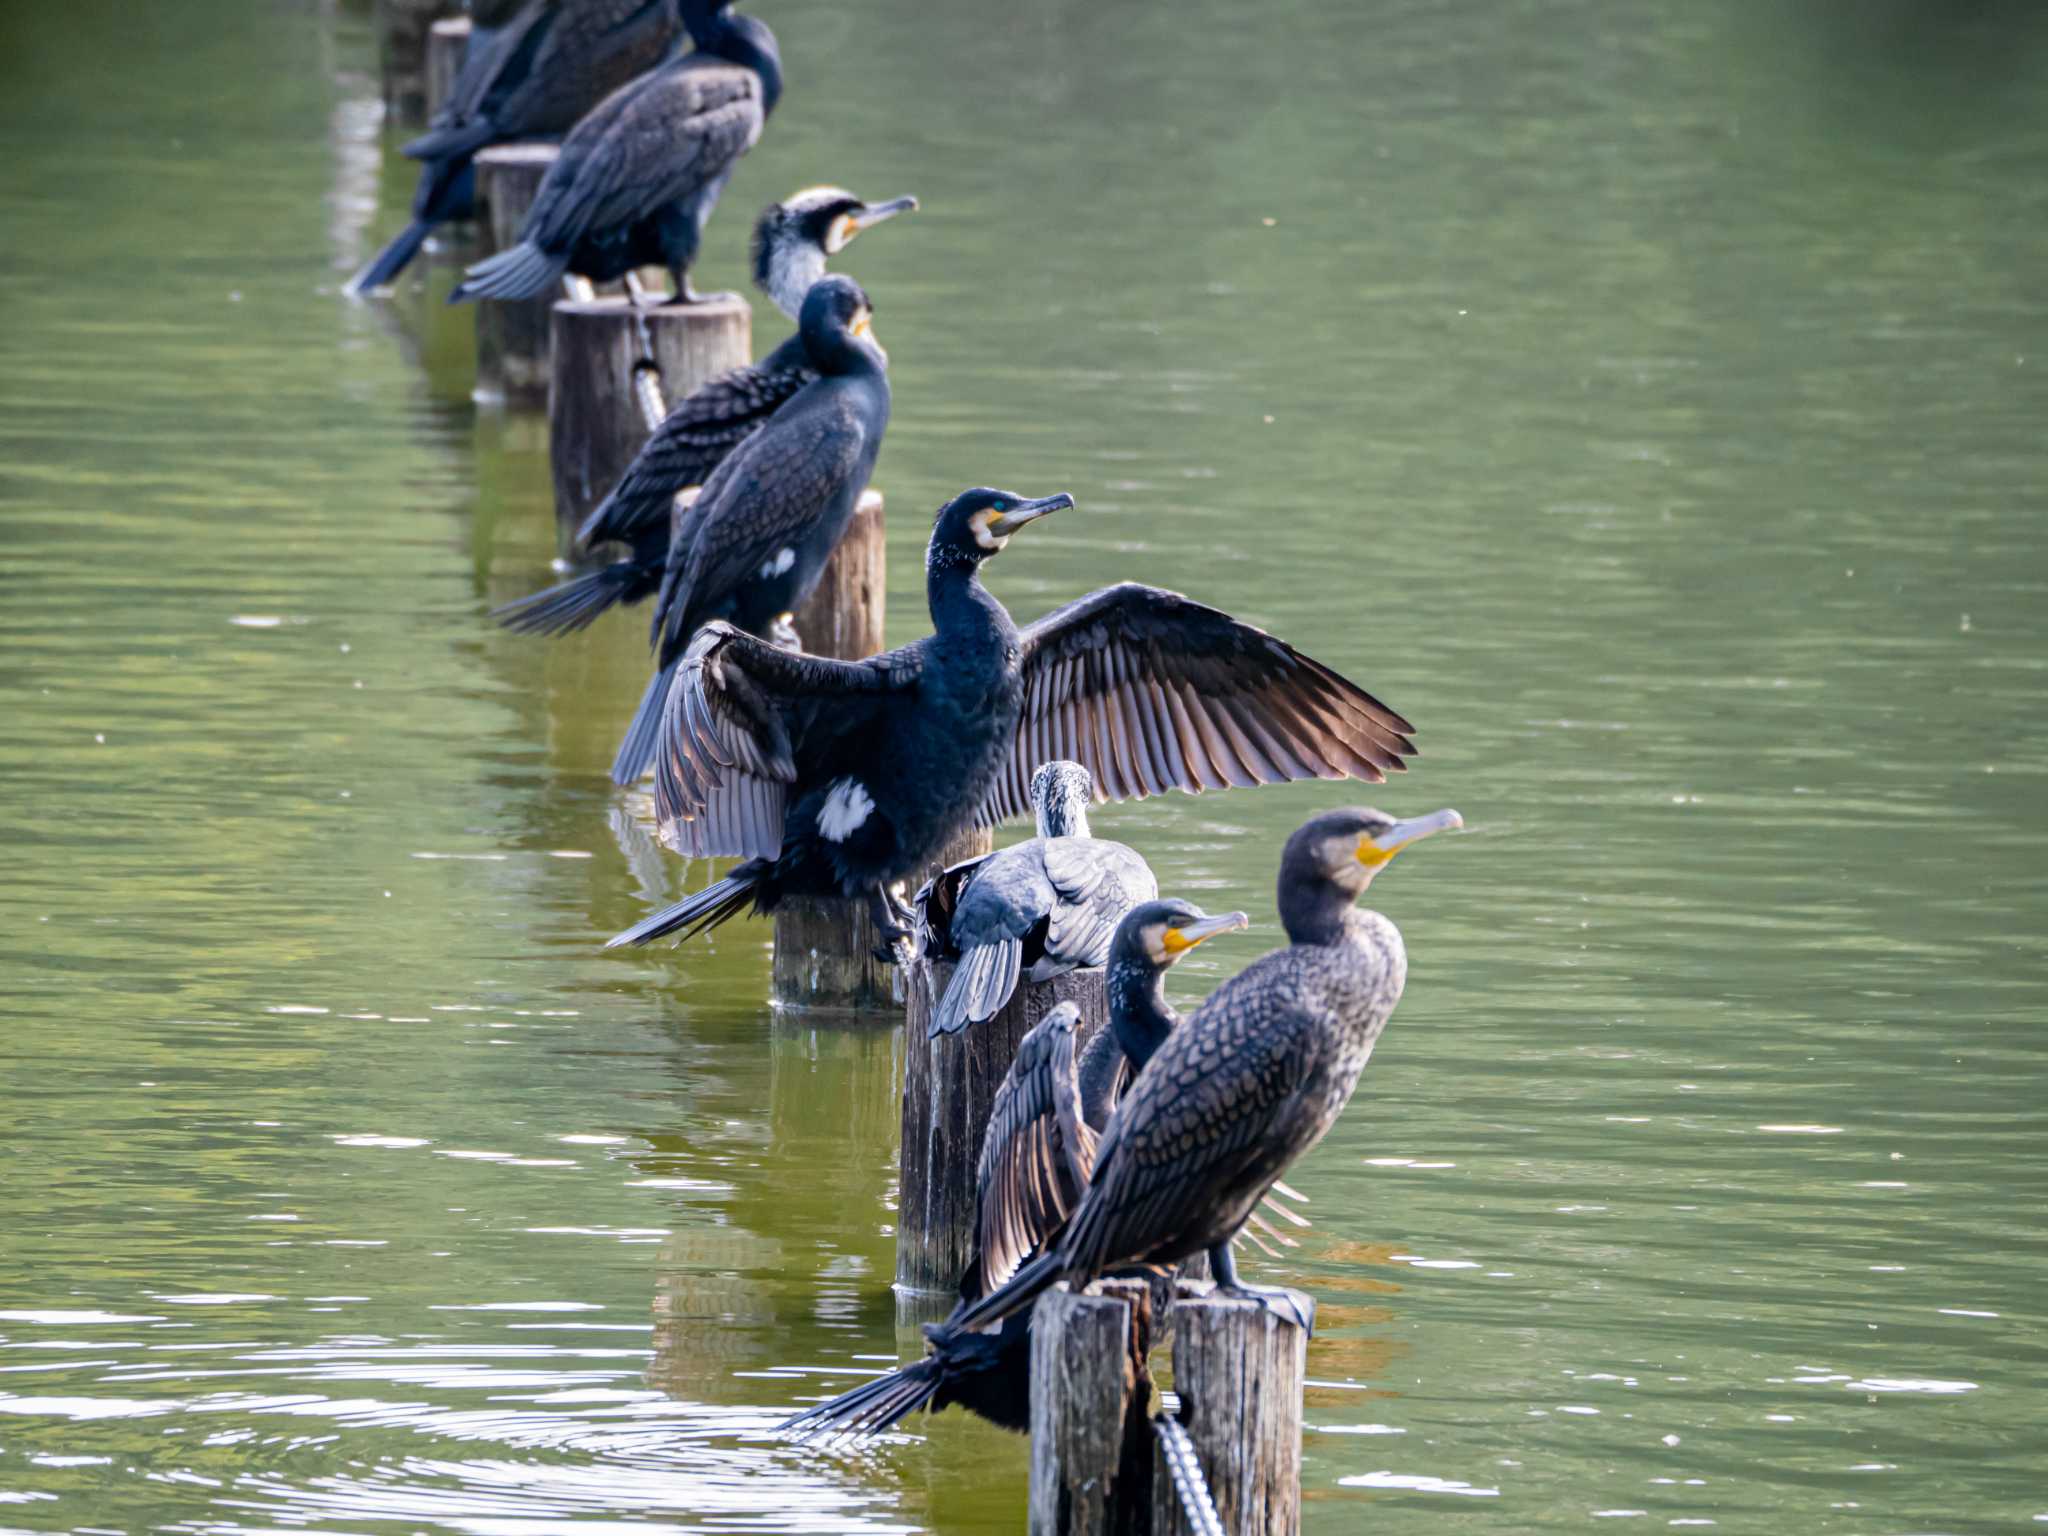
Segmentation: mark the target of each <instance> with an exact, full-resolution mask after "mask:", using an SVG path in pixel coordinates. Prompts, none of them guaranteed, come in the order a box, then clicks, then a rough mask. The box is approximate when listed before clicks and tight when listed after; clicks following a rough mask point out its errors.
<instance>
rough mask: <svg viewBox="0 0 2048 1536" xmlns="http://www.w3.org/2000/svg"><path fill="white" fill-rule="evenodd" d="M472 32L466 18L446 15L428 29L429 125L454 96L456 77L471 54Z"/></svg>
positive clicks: (427, 80) (427, 79)
mask: <svg viewBox="0 0 2048 1536" xmlns="http://www.w3.org/2000/svg"><path fill="white" fill-rule="evenodd" d="M469 33H470V24H469V18H468V17H467V16H443V17H442V18H441V19H440V20H439V21H437V22H435V23H434V24H433V26H431V27H429V28H428V29H427V66H426V82H427V114H426V115H427V121H428V122H432V121H433V120H434V116H435V114H436V113H438V112H439V111H440V110H441V109H442V108H443V107H445V106H446V105H447V104H448V98H449V97H450V96H452V95H454V94H455V77H456V76H457V75H459V74H461V73H462V59H463V55H464V54H466V53H468V52H469Z"/></svg>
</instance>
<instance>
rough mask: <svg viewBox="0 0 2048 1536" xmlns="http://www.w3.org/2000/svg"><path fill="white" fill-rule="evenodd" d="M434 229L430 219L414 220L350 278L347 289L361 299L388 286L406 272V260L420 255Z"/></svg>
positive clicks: (408, 260)
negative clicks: (421, 248)
mask: <svg viewBox="0 0 2048 1536" xmlns="http://www.w3.org/2000/svg"><path fill="white" fill-rule="evenodd" d="M433 232H434V225H433V223H432V222H431V221H430V220H427V219H414V220H413V221H412V222H411V223H410V224H408V225H406V226H405V228H404V229H402V230H400V231H399V232H398V234H397V236H396V237H395V238H394V239H393V240H392V242H391V243H390V244H389V245H387V246H385V247H384V249H383V250H381V251H379V252H378V253H377V254H376V256H375V257H374V258H373V259H372V260H371V261H370V262H369V263H368V264H367V265H365V266H364V268H363V269H362V270H361V271H360V272H358V273H356V275H355V276H354V277H352V278H350V279H349V280H348V285H347V288H346V289H345V291H346V292H348V293H351V294H354V295H355V296H356V297H358V298H360V297H361V296H362V295H364V294H366V293H372V292H375V291H376V290H377V289H379V288H382V287H385V286H387V285H388V284H389V283H390V282H391V280H392V279H393V278H395V277H397V276H398V274H399V273H401V272H403V271H404V270H405V268H406V263H408V262H410V261H411V260H412V259H413V257H415V256H417V255H419V253H420V247H421V246H423V245H425V244H426V243H427V236H428V235H430V234H432V233H433Z"/></svg>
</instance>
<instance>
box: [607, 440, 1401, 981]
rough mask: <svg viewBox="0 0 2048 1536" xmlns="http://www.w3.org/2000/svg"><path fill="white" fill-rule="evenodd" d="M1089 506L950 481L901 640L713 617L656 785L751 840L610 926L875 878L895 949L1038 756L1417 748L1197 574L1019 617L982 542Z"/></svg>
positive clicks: (1218, 760) (1225, 762)
mask: <svg viewBox="0 0 2048 1536" xmlns="http://www.w3.org/2000/svg"><path fill="white" fill-rule="evenodd" d="M757 441H758V439H757ZM750 446H751V445H750ZM739 457H740V455H739V454H735V455H734V456H733V457H732V458H731V459H728V460H727V461H726V463H725V465H724V466H723V467H722V468H721V469H720V471H719V472H720V473H721V474H723V473H725V472H726V471H727V470H729V469H730V468H731V467H732V466H733V464H734V463H736V462H737V461H738V459H739ZM1072 505H1073V498H1072V497H1070V496H1051V497H1047V498H1045V499H1043V500H1039V501H1030V500H1026V499H1024V498H1023V497H1019V496H1016V495H1014V494H1012V493H1010V492H1007V491H992V490H986V489H981V490H972V491H966V492H963V493H962V494H961V495H959V496H957V497H955V498H954V499H953V500H952V501H951V502H949V503H948V504H947V505H946V506H945V507H944V508H942V509H941V510H940V512H939V515H938V519H937V522H936V523H935V525H934V526H933V529H932V537H931V543H930V545H929V547H928V549H927V552H926V555H925V596H926V601H927V602H928V603H929V605H930V608H931V615H932V629H933V633H932V634H931V635H930V636H928V637H927V638H925V639H923V640H920V641H918V642H917V643H916V644H914V645H909V646H905V647H903V648H902V649H900V650H895V651H888V652H885V653H884V654H882V655H880V656H870V657H869V658H868V659H867V660H865V661H830V660H827V659H825V658H823V657H818V656H804V655H790V654H788V653H786V652H783V651H779V650H777V649H775V648H774V647H773V646H771V645H768V644H767V643H765V642H763V641H760V640H756V639H754V638H753V637H751V636H749V635H744V634H741V633H739V632H738V631H736V630H734V629H732V628H731V627H730V626H726V625H715V624H714V625H711V626H708V627H707V628H705V629H704V630H701V631H699V632H698V634H697V636H696V638H695V639H694V640H693V641H692V642H691V643H690V647H689V650H688V652H687V654H686V656H685V658H684V661H683V663H682V666H681V668H680V670H679V672H678V674H677V677H676V681H675V686H674V688H673V689H672V690H671V692H670V694H669V698H668V704H667V708H666V711H665V713H664V715H663V719H662V726H663V729H662V736H663V740H664V743H665V747H664V750H663V751H662V753H661V757H660V762H659V764H658V767H659V772H658V774H657V776H656V782H655V804H656V808H657V810H658V812H659V814H660V817H661V823H662V835H663V838H664V840H666V841H667V842H668V843H669V844H670V846H671V847H674V848H676V849H677V850H678V851H680V852H683V853H686V854H689V855H692V856H696V855H707V856H710V855H718V856H741V857H745V858H747V859H748V862H747V863H745V864H742V865H740V866H739V867H738V868H737V869H735V870H733V871H732V873H731V874H729V875H727V876H726V877H725V878H724V879H723V880H720V881H718V882H717V883H716V884H714V885H712V886H710V887H708V888H707V889H705V890H703V891H700V892H698V893H697V894H696V895H695V896H692V897H689V898H688V899H687V900H684V901H682V902H679V903H677V904H676V905H675V906H673V907H670V908H668V909H667V910H666V911H663V912H660V913H657V914H656V915H654V916H653V917H650V918H648V919H647V920H646V921H644V922H642V923H640V924H638V925H636V926H635V927H633V928H632V929H630V930H628V931H627V932H625V933H623V934H620V935H619V936H618V937H616V938H614V939H613V940H612V941H611V942H612V943H614V944H625V943H634V944H640V943H645V942H646V941H647V940H649V939H652V938H655V937H658V936H659V935H661V934H664V933H673V932H675V931H677V930H678V929H681V930H683V933H684V936H685V937H688V936H689V935H690V934H694V933H699V932H702V931H703V930H704V929H706V928H709V927H712V926H714V925H716V924H718V923H721V922H723V921H725V919H727V918H729V917H732V916H734V915H735V914H737V913H738V912H740V911H741V910H742V909H744V908H746V907H748V906H750V905H751V906H752V907H753V908H754V909H755V910H756V911H768V910H772V909H773V908H774V907H775V905H776V904H777V903H778V902H779V901H780V900H781V899H782V898H783V897H784V896H790V895H813V896H828V897H830V896H838V897H847V898H860V897H865V898H866V900H867V902H868V904H869V910H870V911H871V912H872V913H873V915H874V917H875V920H876V924H877V927H878V929H879V931H880V933H881V936H882V940H883V944H884V946H885V948H886V949H888V950H889V951H890V953H891V955H892V958H893V955H894V946H895V945H896V944H897V943H898V942H899V941H901V940H902V939H904V938H906V937H907V936H908V931H907V930H906V929H905V928H904V927H903V926H902V923H903V921H906V920H907V919H908V918H909V913H908V912H907V911H905V910H904V909H903V908H902V907H901V906H900V904H899V903H898V901H897V899H896V897H895V895H894V893H893V892H892V891H891V890H890V887H891V886H892V885H894V884H895V883H896V882H898V881H900V880H902V879H904V878H905V877H906V876H908V875H909V874H911V873H912V872H913V871H915V870H917V869H919V868H921V867H923V866H924V865H926V864H928V863H929V862H930V861H931V860H932V859H933V857H934V856H935V855H936V854H937V853H938V852H939V850H940V849H941V848H942V847H943V846H944V845H945V842H946V839H948V838H949V837H951V836H953V835H954V834H955V833H956V832H958V831H959V830H960V829H961V828H962V827H965V826H967V825H969V824H971V823H973V822H975V821H977V820H978V821H980V822H981V823H982V824H984V825H992V824H994V823H995V822H998V821H1001V820H1004V819H1006V818H1007V817H1010V816H1014V815H1016V814H1018V813H1019V812H1021V811H1022V810H1023V809H1024V808H1025V804H1026V796H1027V785H1026V780H1027V778H1028V776H1029V775H1030V773H1031V771H1032V770H1033V769H1035V768H1036V767H1037V766H1038V765H1039V764H1040V763H1043V762H1046V761H1048V760H1049V759H1052V758H1056V757H1062V758H1071V759H1072V760H1073V761H1075V762H1078V763H1080V764H1081V765H1082V766H1083V767H1085V768H1086V769H1087V770H1088V771H1089V772H1090V773H1091V774H1093V775H1094V776H1095V783H1096V787H1097V788H1098V789H1100V790H1101V791H1103V792H1104V793H1105V794H1106V795H1107V796H1108V797H1109V798H1110V799H1113V800H1122V799H1128V798H1132V797H1135V796H1140V795H1150V794H1158V793H1160V792H1161V791H1163V790H1166V789H1169V788H1175V787H1178V788H1182V789H1188V790H1198V789H1203V788H1221V787H1223V786H1224V785H1228V784H1276V783H1283V782H1286V781H1288V780H1291V779H1307V778H1331V779H1336V778H1346V777H1350V778H1359V779H1366V780H1369V781H1373V782H1377V781H1379V780H1380V779H1382V778H1383V777H1384V776H1385V773H1386V771H1387V770H1388V769H1391V768H1400V767H1402V766H1403V763H1402V756H1403V754H1404V753H1409V752H1413V751H1414V750H1415V748H1414V743H1412V742H1411V741H1409V740H1408V734H1407V733H1408V732H1409V731H1411V730H1412V729H1413V727H1412V726H1410V725H1409V724H1408V722H1407V721H1406V720H1403V719H1402V718H1401V717H1400V716H1399V715H1397V714H1395V713H1394V712H1393V711H1392V710H1390V709H1388V708H1387V707H1386V706H1385V705H1384V704H1382V703H1380V702H1379V700H1377V699H1375V698H1373V697H1372V695H1370V694H1368V693H1367V692H1365V691H1364V690H1363V689H1362V688H1359V687H1358V686H1357V685H1356V684H1354V683H1351V682H1349V681H1347V680H1346V679H1344V678H1342V677H1340V676H1339V675H1338V674H1337V673H1335V672H1333V671H1331V670H1330V669H1329V668H1328V667H1326V666H1324V665H1323V664H1322V663H1321V662H1318V661H1315V660H1313V659H1312V658H1310V657H1308V656H1304V655H1303V654H1301V652H1299V651H1297V650H1295V649H1294V648H1293V647H1292V646H1290V645H1288V644H1286V642H1284V641H1282V640H1280V639H1278V638H1276V637H1275V636H1272V635H1269V634H1266V633H1265V632H1264V631H1262V630H1258V629H1254V628H1252V627H1251V626H1250V625H1249V624H1240V623H1239V622H1238V621H1237V620H1235V619H1233V618H1231V617H1230V615H1229V614H1227V613H1221V612H1219V611H1218V610H1216V609H1214V608H1205V607H1203V606H1202V605H1201V604H1200V603H1196V602H1191V601H1190V600H1189V599H1187V598H1185V597H1182V596H1181V595H1180V594H1178V593H1175V592H1165V591H1161V590H1160V589H1158V588H1157V587H1146V586H1140V585H1138V584H1136V583H1134V582H1131V583H1125V584H1124V585H1122V586H1115V587H1105V588H1103V589H1102V590H1101V591H1099V592H1094V593H1091V594H1089V595H1088V596H1086V597H1083V598H1081V599H1079V600H1078V601H1075V602H1072V603H1069V604H1068V605H1067V606H1066V607H1064V608H1061V609H1058V610H1056V611H1055V612H1053V613H1050V614H1048V615H1046V616H1045V617H1044V618H1042V619H1040V620H1038V621H1037V622H1036V623H1034V624H1032V625H1031V626H1030V627H1029V628H1028V629H1024V630H1022V631H1020V630H1019V629H1018V628H1017V626H1016V625H1015V624H1013V623H1012V622H1011V621H1010V615H1009V613H1008V612H1007V611H1006V610H1005V609H1004V608H1003V605H1002V604H1001V603H999V602H997V601H996V600H995V598H994V597H993V596H992V595H991V594H990V593H989V591H988V589H987V588H986V587H984V586H982V584H981V578H980V567H981V563H982V561H984V560H986V559H987V558H988V557H989V556H990V555H993V554H995V553H996V552H997V551H998V550H1000V549H1002V548H1003V546H1004V545H1005V544H1007V543H1008V542H1009V539H1010V536H1011V535H1012V534H1014V533H1015V532H1016V531H1017V530H1018V529H1019V528H1022V527H1024V526H1025V525H1026V524H1027V523H1029V522H1031V521H1032V520H1033V519H1035V518H1038V517H1041V516H1043V515H1044V514H1045V513H1048V512H1052V511H1056V510H1057V509H1059V508H1061V507H1069V506H1072Z"/></svg>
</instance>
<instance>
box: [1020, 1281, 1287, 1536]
mask: <svg viewBox="0 0 2048 1536" xmlns="http://www.w3.org/2000/svg"><path fill="white" fill-rule="evenodd" d="M1179 1289H1180V1294H1179V1298H1178V1299H1177V1300H1176V1301H1175V1303H1174V1307H1173V1316H1172V1326H1173V1389H1174V1392H1175V1394H1176V1395H1177V1396H1178V1397H1179V1398H1180V1413H1179V1418H1180V1421H1181V1424H1182V1426H1183V1427H1184V1428H1185V1429H1186V1430H1187V1432H1188V1436H1189V1438H1190V1439H1192V1440H1193V1441H1194V1443H1195V1455H1196V1458H1197V1459H1198V1460H1199V1461H1200V1463H1201V1467H1202V1476H1203V1478H1204V1479H1205V1480H1206V1481H1207V1483H1208V1485H1209V1492H1210V1494H1211V1496H1212V1497H1213V1498H1214V1499H1215V1501H1216V1513H1217V1515H1218V1516H1219V1517H1220V1518H1221V1521H1222V1525H1223V1529H1224V1530H1226V1531H1229V1532H1230V1533H1231V1536H1296V1533H1297V1532H1298V1531H1299V1530H1300V1529H1301V1389H1302V1384H1303V1378H1304V1375H1305V1374H1306V1369H1307V1365H1306V1362H1307V1354H1308V1332H1307V1330H1306V1329H1304V1328H1303V1327H1302V1326H1301V1325H1300V1324H1299V1323H1295V1322H1292V1321H1290V1320H1288V1319H1287V1318H1284V1317H1282V1316H1280V1315H1279V1314H1278V1313H1277V1312H1275V1311H1273V1310H1272V1309H1270V1308H1268V1307H1263V1306H1261V1305H1260V1304H1259V1303H1258V1302H1256V1301H1248V1300H1243V1299H1240V1298H1237V1297H1230V1296H1218V1295H1216V1294H1214V1288H1213V1287H1212V1286H1210V1285H1208V1284H1207V1283H1206V1282H1190V1281H1186V1280H1183V1281H1181V1282H1180V1287H1179ZM1294 1299H1295V1302H1296V1304H1297V1305H1298V1306H1299V1307H1300V1308H1301V1309H1302V1311H1303V1313H1304V1314H1308V1313H1309V1309H1310V1308H1311V1307H1312V1306H1313V1305H1314V1303H1312V1302H1311V1301H1310V1300H1309V1298H1308V1297H1306V1296H1304V1295H1302V1294H1301V1293H1300V1292H1298V1291H1297V1292H1295V1293H1294ZM1041 1315H1043V1314H1041ZM1033 1363H1034V1365H1035V1364H1036V1358H1035V1356H1034V1361H1033ZM1038 1380H1039V1378H1037V1377H1036V1376H1034V1378H1033V1383H1032V1384H1033V1386H1034V1387H1036V1386H1037V1384H1038ZM1151 1529H1152V1536H1194V1531H1193V1528H1192V1527H1191V1526H1190V1525H1189V1524H1188V1522H1187V1519H1186V1516H1185V1514H1184V1513H1183V1511H1182V1509H1181V1507H1180V1504H1179V1502H1178V1501H1177V1500H1176V1499H1175V1497H1174V1493H1173V1487H1172V1484H1171V1481H1170V1479H1169V1478H1168V1477H1167V1474H1166V1469H1165V1467H1164V1465H1162V1464H1157V1463H1155V1471H1154V1474H1153V1479H1152V1526H1151Z"/></svg>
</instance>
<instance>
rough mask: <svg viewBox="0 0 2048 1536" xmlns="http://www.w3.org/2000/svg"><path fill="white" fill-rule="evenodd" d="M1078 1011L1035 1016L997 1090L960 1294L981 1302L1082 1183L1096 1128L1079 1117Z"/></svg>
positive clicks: (1067, 1207)
mask: <svg viewBox="0 0 2048 1536" xmlns="http://www.w3.org/2000/svg"><path fill="white" fill-rule="evenodd" d="M1076 1017H1077V1012H1076V1010H1075V1009H1073V1008H1072V1007H1070V1006H1062V1007H1058V1008H1055V1009H1053V1011H1052V1012H1050V1013H1048V1014H1047V1015H1046V1016H1045V1017H1044V1018H1043V1019H1041V1020H1039V1021H1038V1023H1037V1024H1036V1025H1035V1026H1033V1028H1032V1029H1031V1031H1030V1033H1028V1034H1027V1035H1025V1036H1024V1038H1023V1039H1022V1040H1021V1041H1019V1042H1018V1044H1017V1055H1016V1059H1015V1060H1013V1061H1012V1062H1011V1063H1010V1071H1009V1074H1008V1076H1006V1077H1005V1078H1004V1079H1003V1081H1002V1085H1001V1086H1000V1087H998V1088H997V1089H996V1096H995V1102H994V1103H993V1104H992V1105H990V1107H989V1117H988V1129H987V1130H986V1131H985V1132H984V1133H983V1136H982V1143H981V1158H980V1162H979V1164H978V1165H977V1168H976V1173H975V1221H974V1245H975V1256H974V1260H973V1262H972V1263H970V1264H969V1265H968V1266H967V1273H966V1274H965V1275H964V1276H963V1277H962V1278H961V1281H960V1294H961V1296H962V1298H963V1299H964V1300H967V1301H978V1300H980V1299H981V1298H982V1297H983V1296H986V1295H987V1294H988V1293H989V1292H991V1291H993V1290H994V1289H995V1288H996V1287H997V1286H999V1285H1001V1284H1002V1283H1003V1282H1004V1281H1005V1280H1007V1279H1009V1278H1010V1276H1012V1275H1013V1274H1015V1273H1016V1272H1017V1269H1018V1267H1019V1266H1020V1265H1022V1264H1023V1262H1024V1261H1025V1260H1026V1259H1028V1258H1029V1257H1031V1255H1032V1254H1033V1253H1035V1252H1037V1251H1038V1249H1039V1248H1040V1247H1042V1246H1043V1245H1044V1243H1045V1240H1046V1239H1047V1238H1048V1237H1050V1236H1051V1235H1052V1234H1053V1233H1054V1232H1055V1231H1057V1230H1058V1229H1059V1226H1060V1224H1061V1223H1062V1222H1064V1221H1065V1220H1066V1219H1067V1216H1068V1215H1069V1214H1070V1213H1071V1212H1072V1210H1073V1208H1074V1206H1075V1204H1076V1203H1077V1202H1078V1201H1079V1199H1080V1195H1081V1191H1082V1190H1083V1189H1085V1188H1087V1186H1088V1175H1089V1173H1090V1172H1091V1171H1092V1170H1093V1168H1094V1166H1095V1132H1094V1131H1092V1130H1090V1129H1089V1128H1088V1125H1087V1123H1086V1122H1085V1121H1084V1120H1083V1119H1082V1118H1081V1090H1080V1086H1079V1084H1078V1082H1077V1081H1076V1078H1075V1070H1074V1021H1075V1019H1076Z"/></svg>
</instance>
